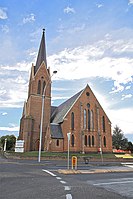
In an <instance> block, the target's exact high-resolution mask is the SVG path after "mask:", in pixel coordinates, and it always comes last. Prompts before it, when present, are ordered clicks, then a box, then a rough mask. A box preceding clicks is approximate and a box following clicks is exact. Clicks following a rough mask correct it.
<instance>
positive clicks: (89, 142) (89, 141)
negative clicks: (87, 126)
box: [88, 135, 91, 147]
mask: <svg viewBox="0 0 133 199" xmlns="http://www.w3.org/2000/svg"><path fill="white" fill-rule="evenodd" d="M88 145H89V147H91V136H90V135H89V136H88Z"/></svg>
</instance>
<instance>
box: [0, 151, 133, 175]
mask: <svg viewBox="0 0 133 199" xmlns="http://www.w3.org/2000/svg"><path fill="white" fill-rule="evenodd" d="M0 157H1V158H0V159H1V161H0V162H1V163H2V162H3V163H4V162H5V161H7V163H14V164H15V163H19V164H21V165H24V164H26V165H35V166H47V167H48V168H49V169H50V168H53V166H54V167H55V170H56V171H57V172H59V173H62V174H93V173H115V172H133V158H132V159H130V158H127V159H122V158H121V159H120V158H118V159H105V158H104V161H103V162H101V161H100V160H99V159H94V158H93V160H92V161H89V162H88V163H87V164H85V162H84V160H83V159H79V160H78V163H77V168H76V169H75V167H73V168H74V169H71V168H72V167H71V161H70V162H69V165H70V166H69V169H67V159H62V160H61V159H51V158H49V159H48V158H46V159H45V158H43V159H41V162H40V163H38V161H37V158H36V160H35V159H34V158H33V159H31V158H30V159H28V158H26V159H18V157H16V158H15V157H13V158H12V157H11V156H8V155H7V156H6V154H4V155H2V154H0Z"/></svg>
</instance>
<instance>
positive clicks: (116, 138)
mask: <svg viewBox="0 0 133 199" xmlns="http://www.w3.org/2000/svg"><path fill="white" fill-rule="evenodd" d="M112 144H113V147H115V148H116V149H123V150H125V149H127V147H128V139H127V138H125V137H124V134H123V132H122V130H121V129H120V128H119V127H118V126H117V125H116V126H115V127H114V130H113V136H112Z"/></svg>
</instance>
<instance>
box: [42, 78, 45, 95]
mask: <svg viewBox="0 0 133 199" xmlns="http://www.w3.org/2000/svg"><path fill="white" fill-rule="evenodd" d="M45 85H46V82H45V81H43V86H42V95H43V92H44V88H45ZM44 95H45V93H44Z"/></svg>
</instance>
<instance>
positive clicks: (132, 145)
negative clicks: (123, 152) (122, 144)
mask: <svg viewBox="0 0 133 199" xmlns="http://www.w3.org/2000/svg"><path fill="white" fill-rule="evenodd" d="M127 149H128V150H129V151H131V152H132V153H133V144H132V142H128V147H127Z"/></svg>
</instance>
